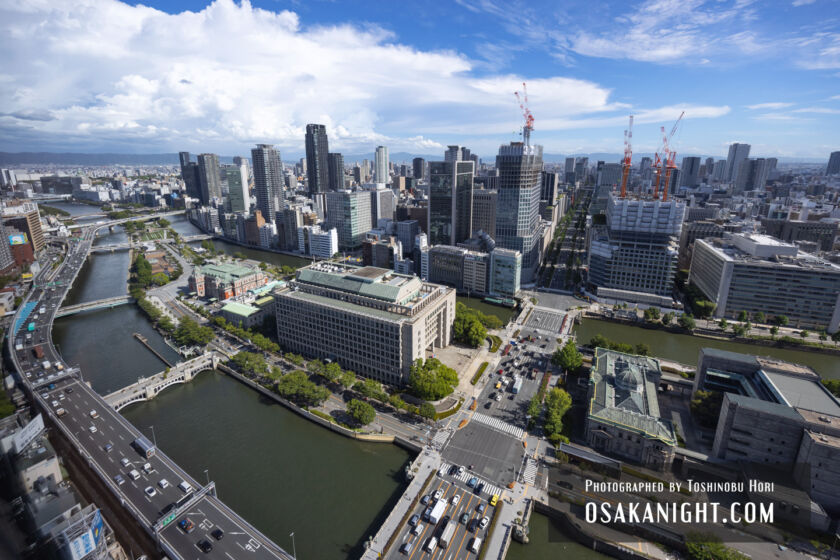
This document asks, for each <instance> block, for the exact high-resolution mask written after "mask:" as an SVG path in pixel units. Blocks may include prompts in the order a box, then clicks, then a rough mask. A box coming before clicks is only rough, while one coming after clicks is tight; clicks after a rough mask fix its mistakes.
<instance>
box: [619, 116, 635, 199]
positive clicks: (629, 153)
mask: <svg viewBox="0 0 840 560" xmlns="http://www.w3.org/2000/svg"><path fill="white" fill-rule="evenodd" d="M632 159H633V115H630V124H629V125H628V127H627V130H625V131H624V169H622V170H621V198H627V176H628V175H629V174H630V165H631V163H630V162H631V160H632Z"/></svg>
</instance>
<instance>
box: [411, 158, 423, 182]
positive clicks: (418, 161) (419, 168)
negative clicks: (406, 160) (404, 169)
mask: <svg viewBox="0 0 840 560" xmlns="http://www.w3.org/2000/svg"><path fill="white" fill-rule="evenodd" d="M411 167H412V171H413V172H414V178H415V179H416V180H418V181H420V180H422V179H425V178H426V172H425V169H426V160H425V159H423V158H420V157H416V158H414V159H413V160H411Z"/></svg>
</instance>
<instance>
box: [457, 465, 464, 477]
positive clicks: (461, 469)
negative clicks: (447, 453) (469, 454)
mask: <svg viewBox="0 0 840 560" xmlns="http://www.w3.org/2000/svg"><path fill="white" fill-rule="evenodd" d="M462 474H464V467H463V466H461V467H458V476H461V475H462Z"/></svg>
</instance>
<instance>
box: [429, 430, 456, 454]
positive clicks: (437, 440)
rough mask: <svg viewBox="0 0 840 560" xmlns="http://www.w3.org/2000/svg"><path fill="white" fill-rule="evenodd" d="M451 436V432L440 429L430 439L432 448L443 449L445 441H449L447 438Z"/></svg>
mask: <svg viewBox="0 0 840 560" xmlns="http://www.w3.org/2000/svg"><path fill="white" fill-rule="evenodd" d="M451 435H452V430H449V429H442V430H438V431H437V433H435V436H434V437H433V438H432V446H433V447H435V448H436V449H443V446H444V445H445V444H446V441H447V440H448V439H449V436H451Z"/></svg>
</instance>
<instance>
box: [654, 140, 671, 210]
mask: <svg viewBox="0 0 840 560" xmlns="http://www.w3.org/2000/svg"><path fill="white" fill-rule="evenodd" d="M659 131H660V132H661V133H662V143H661V144H660V145H659V147H658V148H656V153H654V154H653V169H654V173H656V182H655V183H654V184H653V200H659V181H660V180H661V179H662V155H663V154H665V159H668V155H667V154H666V153H665V146H667V145H668V137H667V136H665V127H664V126H661V127H659Z"/></svg>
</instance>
